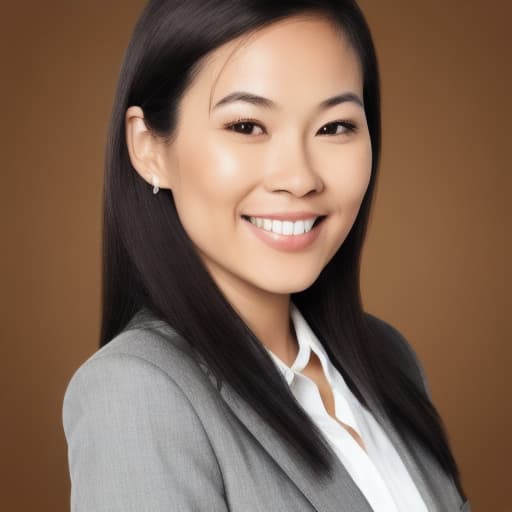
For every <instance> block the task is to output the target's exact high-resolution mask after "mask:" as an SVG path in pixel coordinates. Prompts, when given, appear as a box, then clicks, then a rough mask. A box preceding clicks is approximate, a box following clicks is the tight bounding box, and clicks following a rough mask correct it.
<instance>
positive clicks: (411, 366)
mask: <svg viewBox="0 0 512 512" xmlns="http://www.w3.org/2000/svg"><path fill="white" fill-rule="evenodd" d="M364 315H365V320H366V325H367V327H368V328H369V330H370V332H371V333H372V334H374V335H375V336H378V337H379V339H380V340H381V342H382V343H384V344H385V347H383V350H386V351H387V352H388V353H389V351H391V353H392V357H393V359H394V360H395V361H396V362H397V364H398V365H399V366H400V368H401V369H402V370H403V371H404V373H405V374H406V375H407V376H408V377H409V378H410V379H411V380H412V381H413V382H415V383H416V384H417V385H418V386H419V388H420V389H423V390H424V391H425V393H426V394H427V396H428V398H429V399H431V392H430V387H429V384H428V379H427V376H426V374H425V370H424V368H423V365H422V364H421V362H420V360H419V357H418V355H417V353H416V351H415V349H414V348H413V346H412V345H411V343H410V342H409V341H408V340H407V338H406V337H405V336H404V335H403V334H402V333H401V332H400V331H399V330H398V329H397V328H396V327H394V326H393V325H391V324H390V323H389V322H386V321H385V320H383V319H382V318H379V317H377V316H375V315H373V314H371V313H368V312H365V314H364Z"/></svg>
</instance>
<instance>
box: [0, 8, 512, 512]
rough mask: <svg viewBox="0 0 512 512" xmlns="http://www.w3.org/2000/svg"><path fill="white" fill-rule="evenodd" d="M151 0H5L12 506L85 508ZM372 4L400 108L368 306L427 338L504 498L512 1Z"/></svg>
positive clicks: (386, 153)
mask: <svg viewBox="0 0 512 512" xmlns="http://www.w3.org/2000/svg"><path fill="white" fill-rule="evenodd" d="M5 3H6V2H4V3H3V4H5ZM143 4H144V2H143V1H141V0H138V1H136V0H131V1H128V0H115V1H114V0H110V1H108V2H104V1H103V0H95V1H92V0H87V1H81V2H69V1H48V2H36V1H32V2H18V3H10V5H9V7H7V6H5V5H2V7H1V11H2V14H1V16H0V20H1V21H0V24H1V28H2V30H1V34H2V38H3V41H2V43H3V44H1V45H0V47H1V49H0V52H2V60H1V62H2V78H1V79H0V84H1V87H2V89H3V94H2V100H3V102H2V113H3V114H4V116H3V120H2V123H1V125H2V126H1V128H0V130H1V131H0V135H1V141H2V146H3V151H2V187H1V190H2V192H1V194H2V203H1V204H2V211H3V215H2V225H3V230H2V232H3V234H4V236H3V239H4V240H3V248H2V251H1V258H2V262H3V265H2V270H3V271H4V276H3V277H2V286H1V289H2V294H1V300H2V304H1V305H2V309H1V310H2V313H3V315H5V316H4V318H3V319H2V322H1V324H2V331H1V332H2V341H3V344H2V347H3V349H4V359H3V360H4V363H5V364H4V365H3V370H2V378H3V380H4V382H3V386H2V398H3V404H2V413H3V419H2V422H1V424H2V426H1V429H2V432H0V435H1V439H2V441H3V444H4V447H3V449H2V459H3V460H2V471H3V472H4V475H2V477H1V482H2V486H5V490H4V492H2V493H1V496H2V497H1V498H0V499H1V500H2V502H1V503H0V507H2V509H3V510H20V511H21V510H38V511H52V512H55V511H65V510H68V509H69V492H70V482H69V477H68V469H67V460H66V445H65V440H64V434H63V431H62V424H61V405H62V398H63V393H64V389H65V386H66V384H67V382H68V380H69V378H70V377H71V374H72V373H73V371H74V370H75V369H76V368H77V367H78V365H79V364H80V363H81V362H82V361H83V360H84V359H85V358H86V357H88V356H89V355H90V354H91V353H92V352H93V351H95V350H96V348H97V340H98V332H99V319H100V308H99V290H100V228H101V223H100V222H101V207H102V205H101V191H102V173H103V167H102V166H103V149H104V144H105V134H106V126H107V121H108V116H109V113H110V108H111V104H112V99H113V91H114V86H115V81H116V77H117V73H118V71H119V67H120V63H121V58H122V55H123V51H124V48H125V46H126V44H127V41H128V38H129V35H130V33H131V30H132V27H133V23H134V21H135V19H136V17H137V16H138V14H139V12H140V9H141V8H142V6H143ZM361 5H362V7H363V9H364V10H365V12H366V14H367V17H368V20H369V22H370V25H371V27H372V29H373V33H374V37H375V41H376V45H377V49H378V54H379V57H380V64H381V70H382V85H383V115H384V141H383V142H384V148H383V159H382V166H381V176H380V182H379V185H378V193H377V202H376V205H375V209H374V212H373V218H372V221H371V225H370V232H369V238H368V241H367V244H366V248H365V254H364V261H363V294H364V300H365V305H366V309H367V310H368V311H370V312H373V313H374V314H377V315H378V316H381V317H382V318H384V319H386V320H388V321H390V322H391V323H393V324H394V325H395V326H397V327H398V328H399V329H400V330H401V331H402V332H403V333H404V334H405V335H406V337H407V338H408V339H409V340H410V342H411V343H412V344H413V345H414V346H415V348H416V350H417V352H418V353H419V355H420V357H421V359H422V361H423V364H424V366H425V369H426V371H427V375H428V377H429V379H430V385H431V388H432V392H433V397H434V401H435V404H436V405H437V407H438V409H439V411H440V413H441V415H442V417H443V419H444V421H445V424H446V428H447V430H448V434H449V437H450V439H451V443H452V445H453V449H454V452H455V456H456V458H457V460H458V462H459V464H460V468H461V471H462V474H463V482H464V484H465V486H466V489H467V492H468V493H469V497H470V499H471V501H472V503H473V506H474V511H475V512H476V511H487V510H492V511H497V512H499V511H503V512H505V511H506V510H509V508H508V507H510V498H509V493H508V490H509V485H510V484H509V480H510V478H509V475H510V469H509V464H510V459H511V453H510V452H511V451H510V440H509V438H508V434H509V433H510V432H511V431H512V422H511V419H510V392H509V389H510V373H509V372H508V369H509V367H510V347H509V345H508V344H507V343H506V342H507V341H511V336H510V334H511V333H510V322H507V321H506V318H507V313H508V311H507V309H509V308H510V300H509V299H508V297H507V296H506V293H507V289H506V288H507V286H506V284H508V285H510V279H509V278H510V270H509V263H510V261H511V251H510V236H509V233H510V222H508V219H510V216H511V215H510V214H511V211H510V207H509V206H508V204H507V203H506V195H507V194H509V193H510V191H511V190H512V187H511V185H512V183H511V174H512V172H511V169H510V164H509V162H508V159H507V149H508V147H507V144H509V140H508V139H509V138H510V134H511V130H510V122H509V118H510V114H511V112H510V102H509V95H510V91H511V90H512V83H511V74H510V68H509V63H510V50H511V44H510V38H509V34H508V32H509V31H510V28H509V26H508V25H509V20H510V14H511V12H510V7H509V6H508V5H509V2H508V1H501V2H492V3H491V2H486V1H485V0H480V1H476V0H474V1H471V0H460V1H451V2H450V1H447V0H431V1H429V2H423V1H420V0H387V1H383V0H361ZM507 59H508V63H507ZM507 66H508V69H507ZM507 239H508V240H507ZM507 505H508V506H507Z"/></svg>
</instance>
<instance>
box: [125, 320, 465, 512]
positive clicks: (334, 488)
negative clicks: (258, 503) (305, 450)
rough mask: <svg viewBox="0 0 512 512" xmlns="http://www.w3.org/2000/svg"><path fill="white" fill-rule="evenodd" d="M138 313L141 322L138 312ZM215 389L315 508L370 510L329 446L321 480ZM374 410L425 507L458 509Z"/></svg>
mask: <svg viewBox="0 0 512 512" xmlns="http://www.w3.org/2000/svg"><path fill="white" fill-rule="evenodd" d="M136 316H137V317H138V318H139V320H140V316H139V315H136ZM134 323H137V321H136V319H135V318H134V319H132V321H130V323H129V325H133V324H134ZM150 323H151V324H152V327H153V328H156V329H157V330H163V331H165V332H167V333H169V332H170V333H171V334H172V342H173V343H175V344H177V345H180V344H185V345H187V342H186V341H185V340H183V338H182V337H181V336H180V335H178V334H177V333H176V331H174V330H173V329H172V328H170V327H169V326H168V325H167V324H166V323H164V322H161V321H159V320H157V321H156V323H153V322H150ZM166 338H167V337H166ZM198 365H199V367H200V368H201V369H202V370H203V372H204V373H205V374H206V375H207V376H208V378H209V379H210V381H211V383H212V384H213V386H214V387H216V383H215V379H214V377H213V375H211V373H210V371H209V369H208V367H207V366H206V365H205V364H204V363H203V362H202V361H198ZM218 392H219V394H220V396H221V397H222V399H223V401H224V402H225V403H226V404H227V405H228V407H229V408H230V409H231V411H232V412H233V414H234V415H235V416H236V417H237V418H238V419H239V420H240V421H241V422H242V423H243V424H244V425H245V427H246V428H247V430H248V431H249V432H251V434H252V435H253V436H254V438H255V439H256V440H257V441H258V442H259V443H260V444H261V446H262V447H263V448H264V449H265V450H266V451H267V453H268V454H269V455H270V456H271V457H272V458H273V459H274V460H275V462H276V463H277V464H278V465H279V466H280V467H281V469H282V470H283V471H284V472H285V473H286V474H287V475H288V477H289V478H290V479H291V480H292V481H293V482H294V484H295V485H296V486H297V488H298V489H299V490H300V491H301V492H302V493H303V494H304V496H306V498H307V499H308V500H309V501H310V503H311V505H312V506H313V507H314V508H315V510H316V511H317V512H345V511H347V512H349V511H350V512H373V510H372V508H371V506H370V504H369V503H368V501H367V500H366V498H365V496H364V494H363V493H362V492H361V490H360V489H359V487H358V486H357V484H356V483H355V482H354V480H353V479H352V477H351V476H350V474H349V472H348V471H347V469H346V468H345V466H344V465H343V464H342V462H341V461H340V460H339V458H338V457H337V455H336V454H335V452H334V450H333V449H332V448H331V447H330V446H328V448H329V449H330V450H331V452H332V454H333V460H334V471H333V473H332V477H331V478H327V477H325V478H323V479H320V478H319V477H318V475H316V474H315V473H314V472H313V471H312V470H310V469H309V468H308V467H307V466H306V465H304V463H303V461H302V460H301V459H300V458H299V456H298V455H297V454H296V453H294V452H293V451H292V450H291V448H289V447H288V446H287V445H286V443H285V441H283V440H282V439H281V438H280V437H279V436H277V435H276V433H275V432H274V430H273V429H272V428H271V427H270V426H269V425H267V424H266V423H265V422H263V421H262V420H261V418H260V416H259V415H258V414H257V413H256V412H255V411H254V410H253V409H252V408H251V407H249V406H248V405H247V404H246V403H245V402H244V401H243V400H242V399H241V398H240V397H239V396H238V394H237V393H236V391H234V389H233V388H232V387H231V386H230V385H229V384H228V383H227V382H224V383H223V384H222V385H221V387H220V390H218ZM373 409H374V411H375V412H374V413H373V414H374V416H375V419H376V420H377V421H378V422H379V423H380V424H381V425H382V428H383V429H384V431H385V432H386V434H387V435H388V436H389V438H390V440H391V442H392V443H393V445H394V446H395V448H396V450H397V452H398V454H399V455H400V457H401V459H402V460H403V462H404V464H405V466H406V468H407V470H408V471H409V473H410V475H411V477H412V479H413V481H414V482H415V484H416V486H417V487H418V491H419V492H420V494H421V496H422V497H423V499H424V501H425V504H426V506H427V509H428V510H429V511H430V512H445V511H447V512H448V511H452V510H458V508H455V507H454V505H455V506H456V504H458V501H459V498H458V495H457V494H456V492H455V491H454V490H453V486H452V487H450V486H448V485H447V484H446V477H444V476H443V475H441V473H440V470H439V466H438V465H437V464H436V463H435V461H434V460H433V459H432V458H431V456H430V455H429V454H428V453H426V452H425V451H424V450H422V449H421V448H420V447H419V445H418V444H417V443H413V442H410V441H406V440H404V438H403V437H402V436H401V435H400V434H399V433H398V432H397V431H396V429H395V428H394V427H393V425H392V423H391V422H390V421H389V420H388V419H387V417H386V416H385V415H384V414H383V413H381V412H379V409H378V408H375V407H374V408H373ZM447 489H448V492H447Z"/></svg>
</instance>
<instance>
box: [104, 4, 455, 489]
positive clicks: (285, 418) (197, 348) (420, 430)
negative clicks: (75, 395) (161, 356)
mask: <svg viewBox="0 0 512 512" xmlns="http://www.w3.org/2000/svg"><path fill="white" fill-rule="evenodd" d="M304 14H321V15H323V16H325V17H326V18H327V19H329V20H330V21H331V22H332V23H333V26H335V27H336V28H338V29H340V30H342V31H343V32H344V33H345V34H346V35H347V36H348V38H349V40H350V41H351V43H352V45H353V47H354V48H355V50H356V51H357V53H358V55H359V58H360V61H361V64H362V70H363V80H364V81H363V100H364V105H365V112H366V117H367V122H368V127H369V133H370V138H371V144H372V154H373V162H372V171H371V178H370V182H369V185H368V189H367V191H366V195H365V197H364V199H363V201H362V204H361V207H360V210H359V212H358V215H357V218H356V220H355V222H354V224H353V226H352V229H351V230H350V233H349V234H348V236H347V238H346V239H345V241H344V243H343V244H342V246H341V247H340V249H339V250H338V252H337V253H336V255H335V256H334V257H333V258H332V259H331V260H330V261H329V263H328V264H327V265H326V267H325V268H324V269H323V271H322V272H321V274H320V276H319V277H318V279H317V280H316V281H315V283H314V284H313V285H311V286H310V287H309V288H308V289H306V290H303V291H301V292H297V293H293V294H292V296H291V299H292V301H293V302H294V303H295V304H296V305H297V307H298V308H299V309H300V311H301V312H302V314H303V315H304V317H305V319H306V321H307V322H308V323H309V324H310V326H311V328H312V329H313V331H314V332H315V334H316V335H317V336H318V338H319V340H321V342H322V344H323V345H324V347H325V349H326V351H327V353H328V355H329V357H330V359H331V361H332V363H333V364H334V365H335V366H336V367H337V369H338V370H339V371H340V373H341V374H342V375H343V377H344V378H345V380H346V381H347V384H348V385H349V387H350V389H351V390H352V392H353V393H354V394H355V395H356V396H357V398H358V399H359V400H360V401H361V403H362V404H364V405H365V406H367V407H368V408H369V409H370V410H371V409H372V407H379V408H381V410H382V411H384V412H385V413H386V414H387V416H388V417H389V418H390V420H391V421H392V422H393V424H394V426H395V428H397V430H398V431H399V432H401V433H404V432H405V431H407V432H408V433H409V434H411V435H413V436H415V437H416V438H417V440H418V441H419V442H420V443H421V444H423V445H424V446H425V447H426V448H427V449H428V451H430V453H431V454H432V455H433V456H434V458H435V459H436V460H437V461H438V462H439V464H440V466H441V467H442V468H443V469H444V470H445V472H446V473H447V474H448V475H449V476H451V477H452V478H453V479H454V482H455V483H456V485H457V487H458V489H459V492H460V493H461V495H462V496H463V497H464V493H463V492H462V488H461V486H460V481H459V472H458V469H457V465H456V462H455V460H454V458H453V456H452V454H451V452H450V447H449V444H448V440H447V437H446V434H445V432H444V429H443V425H442V421H441V418H440V417H439V415H438V413H437V412H436V410H435V408H434V406H433V405H432V404H431V402H430V401H429V400H428V397H427V395H425V394H424V393H423V392H422V391H421V390H420V389H419V388H418V386H417V385H415V384H414V382H413V381H412V380H411V379H410V378H409V377H408V376H407V375H405V373H404V372H403V371H402V368H401V367H400V366H397V364H396V362H395V361H393V360H391V357H390V355H388V353H390V352H391V351H386V350H385V349H384V350H383V344H384V340H383V336H380V335H379V334H378V332H377V331H376V330H372V329H370V326H369V320H368V319H369V315H368V314H366V313H365V312H364V311H363V306H362V300H361V297H360V284H359V281H360V258H361V250H362V246H363V242H364V239H365V235H366V230H367V224H368V218H369V214H370V206H371V203H372V198H373V195H374V189H375V182H376V178H377V169H378V162H379V153H380V140H381V133H380V89H379V74H378V66H377V59H376V54H375V49H374V45H373V41H372V38H371V34H370V32H369V29H368V26H367V24H366V21H365V19H364V17H363V14H362V12H361V11H360V9H359V7H358V5H357V4H356V2H355V1H354V0H280V1H279V2H266V1H262V0H224V1H222V2H219V1H214V0H151V1H150V2H149V3H148V4H147V5H146V7H145V9H144V10H143V12H142V14H141V16H140V18H139V20H138V22H137V24H136V26H135V29H134V32H133V35H132V37H131V40H130V43H129V46H128V48H127V50H126V53H125V56H124V61H123V65H122V69H121V72H120V76H119V80H118V85H117V91H116V96H115V101H114V106H113V111H112V117H111V122H110V127H109V134H108V141H107V148H106V162H105V184H104V227H103V291H102V293H103V297H102V299H103V304H102V308H103V311H102V314H103V317H102V328H101V340H100V347H101V346H103V345H105V344H106V343H108V342H109V341H110V340H111V339H112V338H114V337H115V336H116V335H117V334H119V333H120V332H121V331H122V330H123V328H124V327H125V326H126V324H127V323H128V321H129V320H130V319H131V318H132V316H133V315H134V314H135V313H136V312H137V311H138V310H140V309H141V308H147V309H148V310H149V311H151V312H152V313H153V314H154V315H156V316H157V317H158V318H160V319H161V320H164V321H165V322H167V323H168V324H169V325H171V326H172V327H173V328H174V330H175V331H176V332H178V333H179V334H180V335H181V336H183V337H184V338H185V339H186V340H187V342H188V344H189V345H190V347H191V348H192V350H193V351H194V352H195V353H197V354H198V355H199V356H200V357H201V358H202V359H203V360H204V361H206V363H207V365H208V366H209V368H210V370H211V372H212V374H213V375H215V377H216V379H217V382H227V383H229V384H230V385H231V386H232V387H233V388H234V389H235V391H236V392H237V393H238V394H239V395H240V397H241V398H242V399H243V400H245V401H246V402H247V403H248V404H250V406H251V407H253V408H254V410H255V411H256V412H257V413H259V414H260V416H261V418H262V419H263V420H264V421H266V422H267V423H268V424H269V425H271V426H272V427H273V428H274V429H275V431H276V433H277V434H278V435H280V436H282V437H283V439H285V440H286V441H288V442H289V443H290V444H291V446H292V447H293V448H294V449H296V450H297V452H298V453H299V454H300V455H301V456H302V457H303V458H304V460H305V461H306V463H308V464H310V465H311V466H312V468H313V469H315V470H316V471H317V472H318V473H319V474H320V473H324V474H329V473H330V471H331V468H332V466H331V462H332V461H331V458H330V456H331V453H330V452H329V451H328V449H327V445H326V442H325V441H324V439H323V437H322V436H321V435H320V433H319V431H318V430H317V428H316V426H315V424H314V423H313V422H312V420H311V419H310V418H309V416H308V415H307V414H306V413H305V412H304V410H302V409H301V408H300V407H299V406H298V405H297V404H296V403H295V402H294V400H292V395H291V391H290V390H289V389H288V387H287V386H286V385H285V383H284V381H283V380H282V378H281V376H280V375H279V374H278V371H277V369H276V367H275V366H274V363H273V361H272V360H271V359H270V356H269V355H268V353H267V352H266V350H265V349H264V347H263V345H262V343H261V342H260V340H259V339H258V338H257V337H256V336H255V334H254V333H253V332H252V331H251V330H250V329H249V328H248V326H247V325H246V324H245V323H244V322H243V320H242V319H241V318H240V316H239V315H238V314H237V312H236V311H235V309H234V308H233V307H232V305H231V304H230V303H229V301H228V300H227V299H226V298H225V296H224V295H223V294H222V292H221V291H220V289H219V288H218V287H217V285H216V284H215V282H214V280H213V279H212V277H211V276H210V274H209V272H208V271H207V269H206V267H205V266H204V264H203V263H202V261H201V259H200V257H199V256H198V254H197V253H196V250H195V248H194V245H193V244H192V242H191V240H190V238H189V237H188V235H187V233H186V232H185V230H184V229H183V226H182V225H181V223H180V221H179V218H178V215H177V212H176V209H175V204H174V200H173V197H172V192H171V191H169V190H162V191H161V193H159V194H156V195H153V194H151V189H150V185H148V184H147V183H146V182H145V181H144V180H143V179H142V178H141V177H140V176H139V175H138V173H137V172H136V171H135V169H134V168H133V167H132V164H131V161H130V158H129V154H128V150H127V145H126V140H125V117H124V116H125V112H126V109H127V108H128V107H129V106H131V105H138V106H140V107H141V108H142V110H143V112H144V118H145V121H146V125H147V126H148V128H150V129H151V130H152V131H153V132H154V133H155V134H158V135H159V136H162V137H164V138H166V139H167V140H169V139H171V138H172V135H173V133H175V129H176V124H177V115H178V105H179V100H180V98H181V97H182V95H183V93H184V91H185V90H186V88H187V86H188V85H189V84H190V83H191V82H192V81H193V79H194V76H195V73H196V72H197V71H198V70H199V69H200V68H201V65H202V63H203V62H204V59H203V57H205V56H207V54H208V53H209V52H210V51H211V50H214V49H215V48H217V47H219V46H220V45H222V44H223V43H226V42H228V41H229V40H231V39H233V38H236V37H238V36H241V35H243V34H245V33H247V32H249V31H253V30H256V29H258V28H261V27H263V26H265V25H268V24H270V23H273V22H276V21H278V20H281V19H284V18H286V17H289V16H293V15H304ZM241 340H243V341H241ZM234 358H236V361H237V364H236V365H233V364H232V361H233V359H234ZM262 376H264V378H263V377H262Z"/></svg>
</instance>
